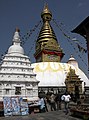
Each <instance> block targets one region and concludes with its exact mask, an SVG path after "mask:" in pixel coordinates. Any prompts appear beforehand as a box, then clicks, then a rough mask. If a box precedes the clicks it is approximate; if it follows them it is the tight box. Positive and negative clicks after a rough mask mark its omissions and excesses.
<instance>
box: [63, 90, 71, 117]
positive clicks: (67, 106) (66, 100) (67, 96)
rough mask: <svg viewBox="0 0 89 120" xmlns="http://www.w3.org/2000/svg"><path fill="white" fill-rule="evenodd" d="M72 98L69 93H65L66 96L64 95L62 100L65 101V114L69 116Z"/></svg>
mask: <svg viewBox="0 0 89 120" xmlns="http://www.w3.org/2000/svg"><path fill="white" fill-rule="evenodd" d="M70 99H71V96H70V94H68V92H65V94H64V95H62V97H61V100H62V101H64V105H65V114H66V115H67V114H68V112H69V111H68V109H69V102H70Z"/></svg>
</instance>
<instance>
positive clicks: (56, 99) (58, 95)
mask: <svg viewBox="0 0 89 120" xmlns="http://www.w3.org/2000/svg"><path fill="white" fill-rule="evenodd" d="M55 101H56V104H57V110H61V93H60V91H58V94H57V95H56V98H55Z"/></svg>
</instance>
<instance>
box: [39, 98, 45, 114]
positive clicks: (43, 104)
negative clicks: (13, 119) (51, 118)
mask: <svg viewBox="0 0 89 120" xmlns="http://www.w3.org/2000/svg"><path fill="white" fill-rule="evenodd" d="M38 105H39V106H40V112H41V113H43V112H45V101H44V98H43V97H41V96H39V102H38Z"/></svg>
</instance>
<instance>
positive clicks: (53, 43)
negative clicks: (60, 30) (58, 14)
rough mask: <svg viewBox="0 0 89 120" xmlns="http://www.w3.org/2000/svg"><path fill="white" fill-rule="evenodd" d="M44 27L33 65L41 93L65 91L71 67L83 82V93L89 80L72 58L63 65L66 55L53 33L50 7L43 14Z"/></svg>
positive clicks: (46, 7) (45, 7)
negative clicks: (62, 61)
mask: <svg viewBox="0 0 89 120" xmlns="http://www.w3.org/2000/svg"><path fill="white" fill-rule="evenodd" d="M41 18H42V20H43V25H42V28H41V30H40V33H39V36H38V38H37V40H36V47H35V54H34V56H35V59H36V63H32V67H33V68H34V70H33V71H34V73H35V74H36V79H37V80H39V81H40V82H39V84H38V87H39V91H41V90H43V91H45V92H47V91H49V90H51V89H53V91H54V92H55V93H57V92H58V91H59V90H65V89H66V85H65V80H66V77H67V74H68V73H69V71H70V67H71V68H72V69H74V70H75V74H76V75H78V76H79V78H80V79H79V80H80V81H83V82H82V91H81V93H83V92H84V87H85V86H89V80H88V78H87V76H86V75H85V73H84V72H83V71H82V70H81V69H80V68H79V66H78V62H77V61H76V60H75V58H74V57H73V56H71V57H70V58H69V60H68V62H66V63H61V59H62V57H63V55H64V53H63V49H62V48H61V47H60V45H59V43H58V41H57V37H56V35H55V32H54V31H53V28H52V26H51V25H50V21H51V19H52V13H51V12H50V10H49V8H48V5H47V4H46V5H45V6H44V9H43V11H42V13H41Z"/></svg>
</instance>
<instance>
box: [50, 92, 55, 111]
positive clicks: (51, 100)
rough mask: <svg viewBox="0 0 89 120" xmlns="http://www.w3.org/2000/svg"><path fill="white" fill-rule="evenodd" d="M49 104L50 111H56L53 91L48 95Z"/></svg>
mask: <svg viewBox="0 0 89 120" xmlns="http://www.w3.org/2000/svg"><path fill="white" fill-rule="evenodd" d="M50 105H51V111H56V105H55V95H54V94H53V93H52V94H51V96H50Z"/></svg>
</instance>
